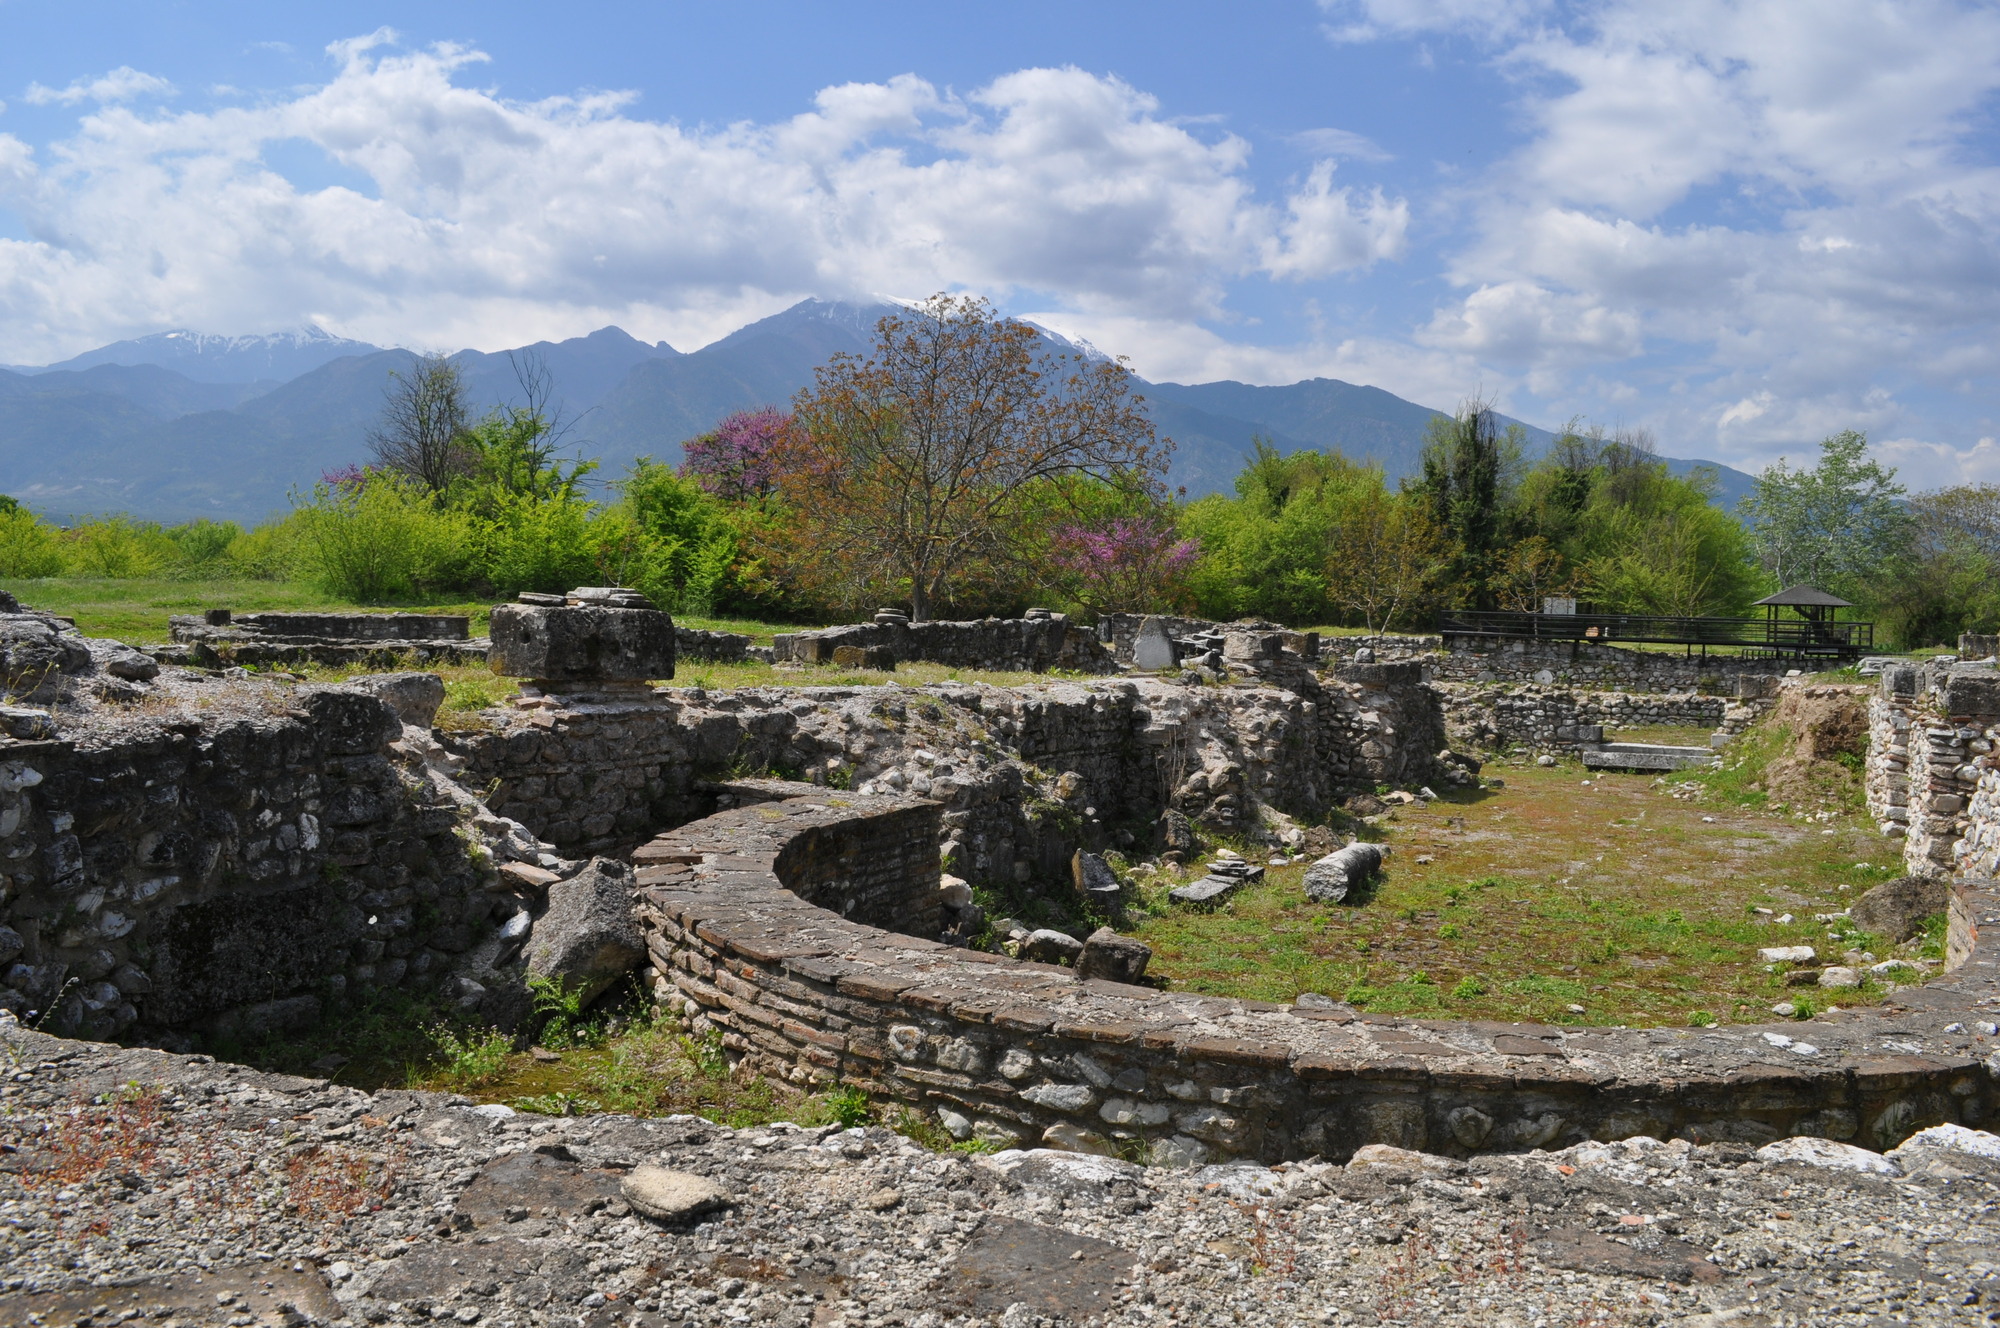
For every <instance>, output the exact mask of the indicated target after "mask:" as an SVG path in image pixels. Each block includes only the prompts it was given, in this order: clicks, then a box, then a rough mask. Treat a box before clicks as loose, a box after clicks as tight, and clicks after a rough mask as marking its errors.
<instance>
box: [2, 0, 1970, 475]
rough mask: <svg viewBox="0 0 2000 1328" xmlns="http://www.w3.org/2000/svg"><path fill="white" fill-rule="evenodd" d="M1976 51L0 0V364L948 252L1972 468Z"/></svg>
mask: <svg viewBox="0 0 2000 1328" xmlns="http://www.w3.org/2000/svg"><path fill="white" fill-rule="evenodd" d="M1996 85H2000V10H1996V9H1995V8H1994V7H1993V6H1990V5H1973V4H1960V3H1951V2H1949V0H1934V2H1933V0H1909V2H1907V3H1885V2H1884V0H1814V3H1811V4H1804V3H1760V2H1756V0H1739V2H1733V3H1732V2H1730V0H1684V2H1683V3H1676V4H1674V5H1670V6H1661V5H1657V4H1651V3H1639V0H1606V2H1604V3H1558V2H1554V0H1327V3H1312V2H1311V0H1303V2H1300V3H1288V2H1279V0H1271V2H1269V3H1255V4H1249V5H1240V6H1217V5H1213V4H1203V5H1194V4H1162V3H1150V4H1144V5H1140V4H1117V3H1100V4H1096V5H1089V6H1079V5H1076V4H1074V3H1067V4H1061V5H1056V4H1039V3H1016V4H1010V5H1006V6H992V5H971V4H936V3H932V4H923V5H917V4H910V5H902V4H873V5H860V4H857V5H842V6H833V5H826V4H823V3H821V4H804V3H801V4H781V3H763V4H759V3H736V4H731V5H714V4H705V5H684V4H671V3H653V4H644V5H637V4H609V3H600V4H590V3H572V4H569V5H566V6H562V7H559V8H557V7H550V6H547V5H536V6H529V5H515V4H495V3H484V4H478V5H473V4H428V5H427V4H409V3H405V4H397V5H372V4H319V5H303V4H273V3H263V4H220V3H212V4H189V3H143V4H142V3H104V2H100V0H71V2H70V3H66V4H64V5H61V6H54V5H45V4H38V5H29V4H24V3H21V2H20V0H0V101H4V103H5V109H4V110H0V362H13V363H38V362H45V361H48V360H51V359H55V358H60V357H62V356H65V355H68V354H72V353H75V352H76V351H79V350H82V349H85V348H88V347H90V346H94V345H98V344H102V343H103V342H105V341H109V340H114V339H116V338H119V337H125V336H132V335H138V334H143V333H146V332H151V331H158V330H162V329H165V328H169V327H179V326H188V327H194V328H197V329H199V330H202V331H209V332H221V333H235V332H255V331H266V330H274V329H277V328H282V327H286V326H291V325H296V324H299V323H302V322H307V321H314V322H318V323H320V324H321V325H323V326H325V327H327V328H329V329H331V330H334V331H337V332H341V333H344V334H347V335H350V336H355V337H360V338H364V339H367V340H372V341H376V342H382V343H397V344H406V345H414V346H423V347H436V348H445V349H453V348H457V347H459V346H467V345H469V346H478V347H481V348H485V349H494V348H498V347H502V346H507V345H515V344H520V343H521V342H524V341H528V340H532V339H535V338H538V337H545V336H567V335H574V334H578V333H581V332H585V331H589V330H591V329H593V328H596V327H599V326H602V325H604V324H606V323H617V324H618V325H620V326H622V327H624V328H626V329H627V330H628V331H630V332H632V333H633V334H635V335H637V336H641V337H644V338H646V339H649V340H650V339H659V338H664V339H666V340H669V341H671V342H673V343H674V344H675V345H677V346H681V347H683V348H692V347H694V346H698V345H700V344H703V343H704V342H706V341H709V340H712V339H714V338H715V337H717V336H720V335H722V334H724V333H726V332H728V331H730V330H731V329H733V328H734V327H736V326H738V325H740V324H742V323H743V322H746V321H749V320H750V319H753V318H756V317H760V316H762V315H764V314H767V313H770V312H773V311H775V310H776V309H779V308H782V307H784V306H785V305H787V304H790V303H792V302H793V301H795V300H797V299H799V298H803V297H804V296H807V295H820V296H826V297H834V298H838V297H867V296H887V297H891V298H914V297H920V296H922V295H925V294H928V293H930V292H932V291H934V290H938V289H947V288H949V289H961V290H970V291H976V292H980V293H984V294H987V295H989V296H991V297H992V298H993V299H994V300H995V301H996V302H997V303H998V304H999V305H1000V306H1001V307H1003V308H1005V309H1007V310H1009V311H1012V312H1016V313H1020V314H1023V315H1026V316H1031V317H1033V318H1035V319H1036V320H1037V321H1040V322H1043V323H1045V324H1047V325H1049V326H1051V327H1054V328H1056V329H1058V330H1060V331H1063V332H1066V333H1069V334H1071V335H1074V336H1080V337H1084V338H1087V339H1089V340H1090V341H1092V342H1094V343H1095V344H1097V345H1099V346H1100V347H1102V348H1104V349H1106V350H1109V351H1112V352H1114V353H1120V354H1124V355H1126V356H1128V357H1130V359H1131V361H1132V363H1133V366H1134V368H1135V369H1137V370H1138V371H1139V372H1140V373H1142V374H1145V375H1146V376H1148V377H1153V378H1174V379H1180V380H1183V381H1196V380H1203V379H1213V378H1223V377H1229V378H1237V379H1242V380H1246V381H1253V382H1289V381H1293V380H1295V379H1298V378H1302V377H1308V376H1313V375H1326V376H1329V377H1338V378H1344V379H1347V380H1349V381H1355V382H1366V383H1374V384H1377V385H1379V386H1382V387H1385V388H1388V389H1389V390H1391V391H1394V392H1397V393H1399V394H1401V395H1404V396H1408V397H1411V398H1413V399H1416V400H1420V401H1423V402H1426V403H1429V404H1435V405H1442V406H1450V405H1452V404H1454V403H1456V402H1457V401H1458V400H1460V399H1461V398H1464V397H1466V396H1468V395H1470V394H1475V393H1478V394H1483V395H1485V396H1487V397H1489V398H1493V399H1496V400H1498V402H1499V403H1500V404H1501V405H1502V406H1503V407H1505V408H1506V409H1508V410H1509V411H1510V412H1511V413H1514V414H1517V415H1520V416H1522V417H1523V418H1528V419H1532V420H1534V421H1536V422H1538V423H1542V424H1548V425H1557V424H1560V423H1562V422H1563V421H1564V420H1565V419H1568V418H1571V417H1582V418H1585V419H1588V420H1593V421H1597V422H1600V423H1603V424H1605V425H1607V426H1611V427H1620V426H1625V427H1644V428H1648V429H1651V430H1652V431H1653V433H1654V434H1655V435H1656V437H1657V438H1658V440H1659V443H1660V446H1661V448H1662V450H1663V451H1666V452H1668V453H1670V454H1674V455H1682V456H1689V455H1701V456H1711V457H1715V458H1717V459H1719V460H1724V461H1728V462H1730V463H1731V464H1735V465H1739V466H1744V467H1750V468H1754V467H1755V466H1757V465H1760V464H1763V463H1764V462H1766V461H1768V460H1770V459H1771V458H1772V457H1774V456H1776V455H1779V454H1782V453H1789V454H1790V455H1792V456H1794V457H1797V456H1800V455H1802V453H1803V452H1804V451H1805V450H1806V449H1809V448H1810V445H1811V443H1812V441H1813V440H1815V439H1817V438H1818V437H1820V436H1822V435H1824V434H1826V433H1829V432H1832V431H1834V430H1837V429H1841V428H1847V427H1856V428H1862V429H1865V430H1867V431H1868V432H1869V434H1870V436H1871V438H1873V439H1874V440H1875V441H1876V443H1877V445H1878V448H1879V449H1880V450H1881V452H1882V453H1883V454H1884V455H1885V456H1886V457H1887V458H1888V459H1889V460H1891V461H1893V462H1894V463H1895V464H1897V465H1898V466H1900V467H1901V468H1902V469H1903V471H1904V473H1905V475H1906V476H1907V477H1908V478H1909V479H1910V480H1912V481H1913V482H1915V483H1918V484H1938V483H1953V482H1960V481H1964V480H1980V481H2000V443H1996V441H1995V435H1996V434H2000V402H1996V400H1995V376H1994V372H1993V370H1994V367H1995V358H1996V353H2000V261H1996V259H2000V251H1997V250H1996V238H2000V175H1996V172H1995V170H1994V144H1995V135H1994V126H1993V114H1994V105H1995V103H1994V91H1995V88H1996Z"/></svg>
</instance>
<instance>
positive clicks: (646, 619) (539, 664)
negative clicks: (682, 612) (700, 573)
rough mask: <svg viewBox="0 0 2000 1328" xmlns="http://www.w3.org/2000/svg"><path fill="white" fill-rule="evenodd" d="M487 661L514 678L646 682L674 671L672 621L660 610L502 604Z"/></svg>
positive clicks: (497, 609) (495, 618)
mask: <svg viewBox="0 0 2000 1328" xmlns="http://www.w3.org/2000/svg"><path fill="white" fill-rule="evenodd" d="M489 631H490V633H491V636H492V641H493V646H492V649H491V651H490V652H489V654H488V656H487V663H488V665H489V667H491V668H492V670H493V671H494V672H495V673H498V674H502V675H504V676H506V677H510V678H536V679H541V680H544V681H547V682H567V683H590V682H648V681H651V680H653V679H656V678H671V677H673V676H674V620H673V619H672V618H671V617H669V616H668V615H667V614H664V613H661V612H660V611H659V610H658V609H619V608H599V607H594V606H582V605H577V606H569V605H565V606H563V607H561V608H555V607H551V606H548V605H542V604H501V605H498V606H496V607H495V608H494V610H493V618H492V622H491V626H490V628H489Z"/></svg>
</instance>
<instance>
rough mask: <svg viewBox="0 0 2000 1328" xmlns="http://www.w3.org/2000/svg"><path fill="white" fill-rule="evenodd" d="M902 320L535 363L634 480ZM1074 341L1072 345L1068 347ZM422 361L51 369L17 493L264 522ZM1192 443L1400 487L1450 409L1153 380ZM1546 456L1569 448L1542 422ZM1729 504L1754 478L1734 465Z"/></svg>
mask: <svg viewBox="0 0 2000 1328" xmlns="http://www.w3.org/2000/svg"><path fill="white" fill-rule="evenodd" d="M888 312H892V309H891V307H890V306H887V305H857V304H846V303H835V302H828V301H821V300H806V301H804V302H802V303H800V304H797V305H794V306H793V307H792V308H790V309H787V310H785V311H784V312H782V313H779V314H774V315H772V316H771V317H769V318H765V319H761V320H759V321H758V322H755V323H751V324H750V325H748V326H747V327H743V328H740V329H738V330H737V331H735V332H732V333H730V334H729V335H728V336H726V337H724V338H722V339H721V340H720V341H716V342H713V343H711V344H710V345H707V346H704V347H702V348H701V349H700V350H697V351H694V352H691V353H688V354H682V353H681V352H679V351H677V350H675V349H674V348H673V347H672V346H669V345H668V344H667V343H666V342H664V341H661V342H652V343H648V342H643V341H640V340H638V339H637V338H635V337H632V336H629V335H627V334H626V333H625V332H623V331H621V330H619V329H618V328H615V327H607V328H602V329H599V330H598V331H596V332H593V333H591V334H590V335H589V336H584V337H573V338H571V339H569V340H567V341H561V342H546V341H544V342H538V343H536V344H534V345H532V346H527V347H521V348H519V349H520V350H525V351H532V352H535V353H537V354H538V355H539V357H540V359H541V361H542V363H543V364H544V365H545V366H546V367H547V369H548V371H549V373H550V376H551V378H552V379H553V382H554V385H555V401H556V403H557V404H559V405H560V406H561V407H562V408H563V409H564V410H565V412H566V413H567V414H569V415H571V416H572V417H574V418H575V419H576V420H577V427H576V428H575V429H574V431H573V432H572V433H571V435H570V441H571V443H572V446H573V447H574V450H575V451H576V452H577V453H579V454H581V455H583V456H590V457H596V458H598V460H599V461H600V463H601V469H600V472H599V474H600V476H601V477H603V478H605V479H616V478H617V477H618V476H619V475H621V474H622V473H624V471H625V469H626V468H627V467H628V466H629V465H630V464H631V462H632V460H633V459H634V458H636V457H639V456H651V457H654V458H656V459H658V460H661V461H667V462H677V461H678V460H679V459H680V444H681V440H683V439H686V438H691V437H694V436H695V435H697V434H700V433H702V432H703V431H705V430H707V429H708V428H710V427H711V426H713V425H714V424H715V422H716V421H717V420H719V419H721V418H722V417H723V416H724V415H727V414H728V413H730V412H731V411H735V410H743V409H749V408H752V407H756V406H762V405H783V404H784V403H785V402H787V401H789V400H790V399H791V397H792V395H793V394H794V393H796V392H797V391H798V390H799V389H800V388H802V387H805V386H807V385H809V384H810V383H811V382H812V377H813V370H814V369H815V368H816V367H817V366H819V365H821V364H823V363H825V361H826V360H827V358H828V357H829V356H831V355H833V354H835V353H836V352H840V351H848V352H853V353H866V352H867V350H868V349H869V347H870V345H871V344H872V338H873V332H874V327H875V322H876V320H877V319H878V318H880V317H881V316H882V315H883V314H884V313H888ZM1055 340H1060V339H1059V338H1056V339H1055ZM413 358H414V357H413V356H412V354H411V353H410V352H409V351H406V350H395V349H385V348H383V347H380V346H373V345H369V344H368V343H366V342H359V341H349V340H346V339H343V338H340V337H335V336H332V335H331V334H329V333H327V332H325V331H322V330H321V329H319V328H316V327H309V328H304V329H300V330H298V331H293V332H285V333H278V334H274V335H269V336H242V337H218V336H208V335H203V334H200V333H194V332H187V331H176V332H163V333H159V334H156V335H154V336H148V337H140V338H137V339H134V340H130V341H121V342H116V343H114V344H112V345H109V346H104V347H101V348H99V349H97V350H93V351H88V352H86V353H84V354H82V355H78V356H75V357H73V358H71V359H68V360H64V361H62V362H61V363H58V364H51V365H43V366H26V367H24V366H10V367H7V368H4V369H0V492H4V493H8V494H11V495H13V496H14V497H15V498H17V499H20V500H21V501H23V502H25V503H28V504H29V505H30V506H32V507H34V508H36V509H37V510H39V511H42V512H44V513H46V514H48V515H51V516H54V517H58V518H68V517H73V516H77V515H82V514H85V513H109V512H127V513H130V514H131V515H133V516H136V517H143V518H147V519H152V520H159V521H183V520H189V519H192V518H194V517H204V516H205V517H212V518H216V519H229V520H237V521H244V522H250V521H257V520H261V519H263V518H264V517H266V516H269V515H271V514H272V513H274V512H278V511H282V510H283V509H284V508H285V506H286V502H287V495H288V494H290V493H291V492H292V491H294V490H298V489H304V488H307V487H310V485H311V484H312V482H313V481H314V480H316V479H318V478H319V476H320V475H321V474H322V473H324V472H326V471H329V470H335V469H338V468H340V467H342V466H346V465H349V464H352V463H355V462H359V461H363V460H365V459H366V457H367V443H366V435H367V430H368V427H369V425H370V424H372V423H373V422H374V421H375V420H376V419H377V417H378V416H379V415H380V414H381V410H382V403H383V397H384V393H385V391H386V390H387V389H388V387H389V386H390V385H391V379H390V375H391V374H393V373H396V372H398V371H401V370H404V369H406V368H407V367H408V366H409V365H410V364H411V362H412V360H413ZM453 358H454V360H456V361H457V363H458V365H459V367H460V370H461V372H462V373H463V375H464V377H465V381H466V384H467V386H468V389H469V391H470V394H471V397H472V400H473V402H474V404H475V406H476V408H477V409H479V410H484V409H486V408H488V407H491V406H497V405H501V404H505V403H508V402H518V401H519V400H520V399H521V392H520V387H519V384H518V382H517V379H516V376H515V372H514V360H513V359H512V358H510V353H509V352H495V353H486V352H480V351H461V352H460V353H459V354H458V355H456V356H454V357H453ZM1135 386H1136V388H1137V390H1138V391H1139V392H1140V393H1141V394H1142V395H1143V396H1144V397H1145V398H1146V400H1147V404H1148V408H1149V409H1150V411H1151V412H1152V416H1153V421H1154V424H1155V425H1156V426H1157V428H1158V429H1159V432H1160V433H1161V434H1162V435H1164V436H1166V437H1170V438H1172V439H1173V440H1174V442H1175V444H1176V447H1175V451H1174V456H1173V466H1172V470H1171V472H1170V473H1169V476H1168V480H1169V483H1171V484H1173V485H1175V486H1176V487H1181V488H1184V489H1185V490H1186V491H1187V493H1188V495H1189V496H1190V497H1197V496H1200V495H1202V494H1206V493H1216V492H1226V491H1228V489H1229V487H1230V485H1231V483H1232V482H1233V480H1234V479H1235V477H1236V475H1237V473H1238V472H1239V471H1240V470H1241V469H1242V464H1243V460H1244V458H1245V457H1247V456H1248V455H1249V454H1250V450H1251V440H1252V439H1253V438H1254V437H1258V436H1263V437H1266V438H1268V439H1270V440H1271V442H1272V443H1273V444H1274V445H1275V446H1276V447H1278V448H1279V449H1280V450H1281V451H1286V452H1290V451H1295V450H1298V449H1300V448H1307V447H1311V448H1322V449H1324V448H1338V449H1339V450H1340V451H1342V452H1343V453H1345V454H1346V455H1348V456H1351V457H1355V458H1357V459H1367V460H1372V461H1374V462H1377V463H1379V464H1380V465H1381V466H1382V467H1383V469H1384V470H1385V471H1386V472H1387V473H1388V475H1389V476H1390V478H1391V479H1397V478H1401V477H1402V476H1404V475H1408V474H1410V473H1412V472H1413V471H1415V470H1416V469H1417V467H1418V464H1419V456H1420V453H1421V450H1422V446H1423V439H1424V432H1425V429H1426V427H1427V426H1428V424H1429V422H1430V420H1431V419H1432V418H1433V417H1434V416H1435V415H1437V414H1438V412H1437V411H1436V410H1434V409H1432V408H1430V407H1427V406H1421V405H1418V404H1416V403H1415V402H1411V401H1405V400H1403V399H1402V398H1401V397H1398V396H1395V395H1392V394H1391V393H1388V392H1385V391H1383V390H1382V389H1380V388H1376V387H1363V386H1357V385H1355V384H1352V383H1344V382H1341V381H1339V380H1337V379H1332V378H1311V379H1307V380H1305V381H1304V382H1298V383H1292V384H1289V385H1286V386H1283V387H1255V386H1251V385H1249V384H1245V383H1236V382H1219V383H1194V384H1186V383H1148V382H1144V381H1140V382H1138V383H1137V384H1136V385H1135ZM1523 428H1524V430H1525V431H1526V434H1527V438H1528V448H1529V451H1530V452H1533V453H1539V452H1540V451H1541V450H1543V449H1544V448H1546V447H1547V445H1548V444H1549V442H1550V441H1551V440H1552V438H1553V435H1552V434H1550V433H1549V432H1548V431H1547V430H1545V429H1539V428H1535V427H1533V426H1529V425H1524V426H1523ZM1668 465H1669V466H1670V467H1671V468H1672V469H1674V470H1675V471H1676V472H1684V471H1687V470H1689V469H1692V468H1693V467H1695V466H1697V465H1707V466H1712V467H1713V468H1714V469H1715V471H1716V473H1717V478H1718V484H1717V492H1716V501H1717V502H1718V503H1720V504H1724V505H1733V504H1734V502H1735V500H1736V499H1737V498H1738V497H1739V496H1741V495H1742V494H1743V493H1745V492H1747V491H1748V489H1749V486H1750V477H1749V476H1748V475H1745V474H1743V473H1742V472H1741V471H1736V470H1731V469H1730V468H1728V467H1726V466H1720V465H1717V464H1716V463H1714V462H1702V461H1690V460H1679V459H1668Z"/></svg>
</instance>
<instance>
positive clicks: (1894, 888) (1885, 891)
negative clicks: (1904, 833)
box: [1847, 876, 1951, 945]
mask: <svg viewBox="0 0 2000 1328" xmlns="http://www.w3.org/2000/svg"><path fill="white" fill-rule="evenodd" d="M1950 907H1951V882H1950V881H1947V880H1945V879H1944V878H1943V877H1941V876H1898V877H1897V878H1896V879H1895V880H1893V881H1884V882H1883V883H1882V884H1880V885H1878V886H1876V887H1875V888H1874V889H1873V890H1870V891H1869V892H1868V893H1867V894H1865V895H1863V896H1861V898H1859V899H1857V900H1855V901H1854V904H1853V906H1852V907H1850V908H1849V909H1848V910H1847V916H1848V919H1849V920H1850V921H1851V922H1853V924H1854V925H1855V926H1856V927H1858V928H1860V929H1861V930H1862V931H1865V932H1873V933H1874V934H1875V935H1877V936H1881V937H1884V938H1886V939H1887V940H1888V942H1889V943H1890V944H1892V945H1900V944H1902V943H1903V942H1904V941H1907V940H1909V939H1910V937H1912V936H1915V935H1916V934H1917V933H1918V932H1919V931H1922V930H1923V923H1924V919H1925V918H1929V917H1935V916H1936V915H1938V914H1939V913H1943V912H1945V911H1947V910H1948V909H1949V908H1950Z"/></svg>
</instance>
